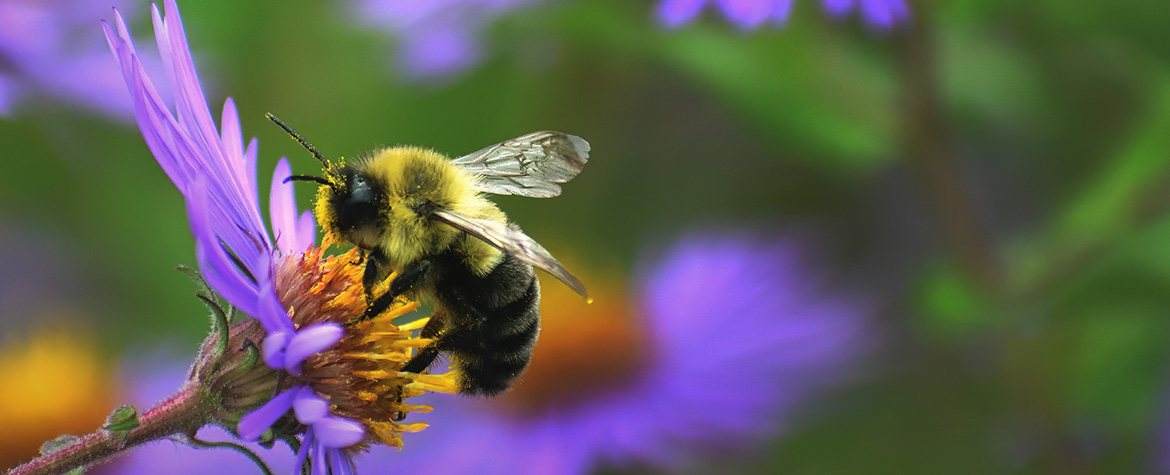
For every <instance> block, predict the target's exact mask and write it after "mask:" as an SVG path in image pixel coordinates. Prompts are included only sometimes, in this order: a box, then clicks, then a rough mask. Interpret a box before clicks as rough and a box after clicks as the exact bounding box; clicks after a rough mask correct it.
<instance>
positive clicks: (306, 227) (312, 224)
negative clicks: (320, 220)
mask: <svg viewBox="0 0 1170 475" xmlns="http://www.w3.org/2000/svg"><path fill="white" fill-rule="evenodd" d="M316 241H317V222H316V221H315V220H313V213H312V212H310V211H305V212H304V213H301V219H298V220H297V243H296V245H295V246H293V250H294V251H296V252H305V251H307V250H309V246H312V245H313V243H314V242H316Z"/></svg>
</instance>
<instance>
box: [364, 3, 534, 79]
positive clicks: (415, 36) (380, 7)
mask: <svg viewBox="0 0 1170 475" xmlns="http://www.w3.org/2000/svg"><path fill="white" fill-rule="evenodd" d="M537 1H538V0H430V1H425V2H419V1H414V0H360V1H359V2H358V3H357V6H356V10H357V11H356V13H357V17H358V20H359V21H360V22H362V23H364V24H366V25H367V26H369V27H370V28H372V29H375V30H379V31H383V32H386V33H389V34H391V35H393V36H395V37H397V38H398V39H399V53H398V61H399V63H400V68H399V69H400V70H401V71H403V72H405V73H406V74H408V75H409V76H411V77H414V78H415V79H424V78H440V77H447V76H452V75H455V74H458V73H460V72H462V71H464V70H466V69H467V68H469V67H471V66H473V65H474V64H475V63H477V62H478V61H479V59H480V56H481V55H482V54H483V52H482V51H481V47H480V39H479V35H480V34H481V32H482V31H483V29H484V28H485V27H486V26H487V25H488V24H490V23H491V21H492V20H494V19H496V18H498V17H499V16H501V15H503V14H504V13H507V12H509V11H512V10H515V9H518V8H521V7H524V6H528V5H532V4H535V3H537Z"/></svg>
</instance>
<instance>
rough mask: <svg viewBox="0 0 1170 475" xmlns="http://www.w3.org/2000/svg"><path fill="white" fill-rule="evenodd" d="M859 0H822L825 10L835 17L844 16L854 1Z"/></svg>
mask: <svg viewBox="0 0 1170 475" xmlns="http://www.w3.org/2000/svg"><path fill="white" fill-rule="evenodd" d="M855 1H857V0H821V2H822V3H824V5H825V11H827V12H829V15H831V16H834V17H840V16H844V15H845V14H846V13H849V10H850V9H852V8H853V2H855Z"/></svg>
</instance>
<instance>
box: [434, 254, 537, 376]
mask: <svg viewBox="0 0 1170 475" xmlns="http://www.w3.org/2000/svg"><path fill="white" fill-rule="evenodd" d="M462 259H463V258H462V257H461V256H460V255H458V254H456V253H454V252H449V253H446V254H443V255H441V256H438V257H437V258H436V259H435V260H436V263H437V264H439V266H438V267H439V269H441V270H440V272H439V274H438V276H437V279H436V281H435V297H436V300H437V302H436V303H437V304H438V305H440V306H441V307H442V308H443V310H444V312H445V313H446V318H447V319H448V321H447V322H446V325H445V328H444V338H443V340H444V345H443V348H441V350H442V351H445V352H448V353H450V354H452V355H453V356H455V357H456V360H457V361H458V362H459V364H460V369H461V371H462V379H461V381H460V386H461V387H460V391H461V392H463V393H465V394H478V395H485V396H493V395H496V394H499V393H500V392H503V391H504V390H506V389H508V387H510V386H511V384H512V381H513V380H514V379H516V377H517V376H519V375H520V373H523V372H524V368H526V367H528V362H529V361H530V360H531V359H532V350H533V348H534V347H535V346H536V337H537V335H538V334H539V333H540V281H539V280H537V278H536V273H535V272H533V269H532V266H530V265H528V264H525V263H523V262H521V261H519V260H517V259H516V258H515V257H512V256H511V255H508V254H505V255H504V257H503V259H502V260H501V261H500V263H499V264H498V265H496V267H495V268H494V269H492V271H491V272H489V273H488V274H487V275H485V276H482V277H480V276H476V275H475V274H473V273H471V271H470V270H468V269H467V267H466V265H464V263H463V260H462Z"/></svg>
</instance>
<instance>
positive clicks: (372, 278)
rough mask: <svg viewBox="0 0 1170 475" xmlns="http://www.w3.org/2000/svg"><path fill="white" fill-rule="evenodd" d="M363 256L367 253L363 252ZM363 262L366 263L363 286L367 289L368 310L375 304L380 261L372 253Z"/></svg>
mask: <svg viewBox="0 0 1170 475" xmlns="http://www.w3.org/2000/svg"><path fill="white" fill-rule="evenodd" d="M362 256H365V251H362ZM363 260H365V261H366V270H365V272H364V273H362V286H363V287H365V289H366V308H370V306H371V305H373V304H374V286H376V285H378V274H379V272H378V259H375V258H374V255H373V253H371V255H370V256H369V257H368V258H363Z"/></svg>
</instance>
